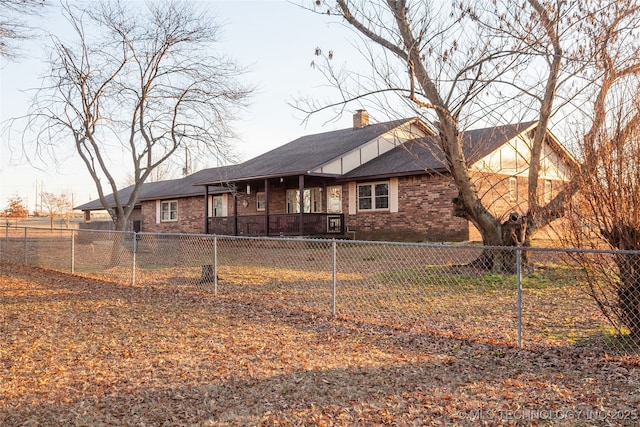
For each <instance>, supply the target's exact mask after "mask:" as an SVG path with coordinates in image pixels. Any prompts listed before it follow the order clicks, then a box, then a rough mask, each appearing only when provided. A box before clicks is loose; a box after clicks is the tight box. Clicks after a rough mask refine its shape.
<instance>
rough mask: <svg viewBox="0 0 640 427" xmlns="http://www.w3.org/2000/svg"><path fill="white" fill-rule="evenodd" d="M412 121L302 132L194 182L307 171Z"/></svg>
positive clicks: (241, 178)
mask: <svg viewBox="0 0 640 427" xmlns="http://www.w3.org/2000/svg"><path fill="white" fill-rule="evenodd" d="M415 121H417V119H415V118H411V119H401V120H394V121H389V122H384V123H376V124H370V125H367V126H364V127H361V128H347V129H340V130H335V131H330V132H323V133H318V134H314V135H307V136H303V137H300V138H298V139H295V140H293V141H291V142H289V143H288V144H285V145H282V146H280V147H278V148H275V149H273V150H271V151H269V152H266V153H264V154H262V155H260V156H258V157H254V158H253V159H251V160H247V161H246V162H244V163H241V164H239V165H235V166H234V167H233V168H231V169H228V170H227V171H225V172H224V173H219V172H218V171H216V170H213V169H212V170H210V174H211V176H210V179H208V180H203V181H201V182H200V183H198V184H196V185H211V184H219V183H223V182H230V181H243V180H251V179H258V178H270V177H283V176H291V175H304V174H308V173H309V172H310V171H311V170H313V169H315V168H317V167H319V166H322V165H323V164H325V163H328V162H330V161H331V160H334V159H337V158H340V157H341V156H343V155H345V154H347V153H349V152H350V151H352V150H355V149H357V148H358V147H360V146H361V145H363V144H365V143H367V142H369V141H371V140H374V139H375V138H378V137H380V136H381V135H384V134H385V133H387V132H389V131H391V130H393V129H395V128H397V127H400V126H402V125H404V124H407V123H409V122H415Z"/></svg>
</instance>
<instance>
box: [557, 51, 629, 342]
mask: <svg viewBox="0 0 640 427" xmlns="http://www.w3.org/2000/svg"><path fill="white" fill-rule="evenodd" d="M611 53H612V52H611V51H607V52H603V56H609V55H611ZM602 64H603V66H607V65H606V64H607V63H605V62H603V63H602ZM609 64H610V62H609ZM639 83H640V79H639V78H638V77H631V78H626V79H622V80H619V81H618V82H617V84H613V85H611V86H609V87H608V88H607V90H606V97H605V96H603V99H602V101H603V102H602V105H601V107H602V108H601V109H600V110H599V111H597V112H594V114H596V115H602V117H601V119H600V120H599V126H598V128H592V129H591V130H590V132H589V133H588V135H587V137H586V138H584V139H583V140H582V145H583V151H584V153H585V162H584V164H585V170H589V171H590V173H583V174H581V175H580V177H579V179H580V182H579V186H580V192H579V195H578V196H577V197H575V198H574V199H573V200H572V202H571V203H570V205H569V206H570V212H571V213H572V215H571V216H570V218H571V219H572V221H571V222H570V225H571V231H572V232H571V233H570V234H568V236H567V237H568V239H569V244H570V245H571V246H580V247H592V248H597V249H602V248H611V249H617V250H623V251H635V252H619V253H616V254H614V255H610V254H600V253H597V254H583V253H578V254H576V255H575V257H574V258H575V259H576V260H577V261H578V262H579V263H580V265H581V267H582V268H581V271H582V273H583V279H585V281H586V283H587V285H588V289H589V293H590V295H591V296H592V297H593V298H594V299H595V301H596V302H597V303H598V306H599V307H600V308H601V309H602V311H603V313H604V314H605V315H606V316H607V318H608V319H609V320H611V322H612V323H613V325H614V326H615V327H616V328H617V329H618V330H619V331H621V330H622V329H623V327H626V328H627V329H628V330H629V331H630V332H631V335H632V337H633V338H634V339H640V252H638V251H640V172H639V171H640V144H639V143H638V141H640V90H639V89H638V88H639V87H640V86H639ZM612 266H614V267H613V268H612Z"/></svg>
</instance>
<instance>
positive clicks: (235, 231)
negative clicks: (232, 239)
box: [233, 191, 238, 236]
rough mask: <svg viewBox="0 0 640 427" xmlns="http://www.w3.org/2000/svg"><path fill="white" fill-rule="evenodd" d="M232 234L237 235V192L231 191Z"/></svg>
mask: <svg viewBox="0 0 640 427" xmlns="http://www.w3.org/2000/svg"><path fill="white" fill-rule="evenodd" d="M233 235H234V236H237V235H238V193H237V192H236V191H234V192H233Z"/></svg>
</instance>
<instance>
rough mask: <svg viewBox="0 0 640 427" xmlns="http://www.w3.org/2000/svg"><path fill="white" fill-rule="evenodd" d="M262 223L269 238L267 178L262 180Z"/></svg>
mask: <svg viewBox="0 0 640 427" xmlns="http://www.w3.org/2000/svg"><path fill="white" fill-rule="evenodd" d="M256 197H257V195H256ZM264 222H265V228H266V230H265V232H266V233H267V236H269V228H270V227H269V180H268V179H267V178H265V179H264Z"/></svg>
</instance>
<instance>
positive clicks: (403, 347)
mask: <svg viewBox="0 0 640 427" xmlns="http://www.w3.org/2000/svg"><path fill="white" fill-rule="evenodd" d="M0 337H1V340H2V345H0V425H3V426H32V425H33V426H36V425H37V426H49V425H51V426H60V425H65V426H67V425H73V426H105V425H118V426H120V425H128V426H253V425H259V426H277V425H281V426H282V425H283V426H297V425H305V426H334V425H336V426H354V425H361V426H371V425H396V426H416V425H447V426H456V425H460V426H464V425H562V426H564V425H569V426H574V425H575V426H591V425H593V426H602V425H612V426H613V425H615V426H621V425H622V426H623V425H629V426H631V425H638V423H639V422H640V421H639V420H638V418H640V409H638V408H640V363H639V362H638V359H637V358H635V359H634V358H631V357H629V356H626V357H622V356H616V355H614V354H607V353H606V352H604V351H602V350H598V349H597V348H587V347H576V346H571V345H567V346H563V347H555V348H546V349H537V350H518V349H517V348H513V347H508V346H501V345H492V344H487V343H482V342H476V341H463V340H455V339H451V338H446V337H442V336H434V335H428V334H416V333H411V332H406V331H398V330H394V329H392V328H386V327H382V326H371V325H366V324H354V323H349V322H346V321H343V320H340V319H334V318H330V317H322V316H318V315H313V314H311V313H305V312H300V311H292V310H288V309H286V308H284V307H277V306H274V305H268V304H262V303H260V302H259V301H252V302H247V301H242V300H236V299H233V298H231V297H221V296H214V295H211V294H209V293H206V292H201V291H199V290H198V289H197V288H192V289H188V288H180V289H171V288H167V287H154V286H145V287H132V286H125V285H120V284H117V283H112V282H104V281H98V280H92V279H87V278H82V277H77V276H72V275H67V274H62V273H57V272H53V271H47V270H42V269H36V268H27V267H22V266H16V265H12V264H0Z"/></svg>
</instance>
